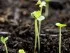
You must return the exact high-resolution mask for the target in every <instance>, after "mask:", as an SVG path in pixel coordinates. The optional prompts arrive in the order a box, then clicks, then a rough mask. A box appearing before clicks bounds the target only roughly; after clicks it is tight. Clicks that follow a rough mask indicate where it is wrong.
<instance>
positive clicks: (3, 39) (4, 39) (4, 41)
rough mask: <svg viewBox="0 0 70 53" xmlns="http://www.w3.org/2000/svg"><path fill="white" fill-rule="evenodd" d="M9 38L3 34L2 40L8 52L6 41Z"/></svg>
mask: <svg viewBox="0 0 70 53" xmlns="http://www.w3.org/2000/svg"><path fill="white" fill-rule="evenodd" d="M7 40H8V37H6V38H4V37H3V36H2V37H1V42H2V43H3V44H4V46H5V49H6V53H8V49H7V45H6V42H7Z"/></svg>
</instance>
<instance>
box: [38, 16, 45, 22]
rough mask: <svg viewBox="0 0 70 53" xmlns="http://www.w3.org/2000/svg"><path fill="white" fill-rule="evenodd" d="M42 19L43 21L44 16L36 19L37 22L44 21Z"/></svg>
mask: <svg viewBox="0 0 70 53" xmlns="http://www.w3.org/2000/svg"><path fill="white" fill-rule="evenodd" d="M44 19H45V17H44V16H40V17H39V18H37V20H38V21H42V20H44Z"/></svg>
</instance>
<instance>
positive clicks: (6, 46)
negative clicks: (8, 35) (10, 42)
mask: <svg viewBox="0 0 70 53" xmlns="http://www.w3.org/2000/svg"><path fill="white" fill-rule="evenodd" d="M4 45H5V49H6V53H8V49H7V45H6V44H4Z"/></svg>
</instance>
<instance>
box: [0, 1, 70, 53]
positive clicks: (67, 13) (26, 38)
mask: <svg viewBox="0 0 70 53" xmlns="http://www.w3.org/2000/svg"><path fill="white" fill-rule="evenodd" d="M10 1H11V0H10ZM10 1H6V2H5V0H2V1H0V2H1V3H0V4H1V5H0V37H1V36H4V37H9V39H8V41H7V47H8V52H9V53H18V50H19V49H24V50H25V52H26V53H34V41H35V35H34V19H33V18H32V17H31V15H30V14H31V12H33V11H35V10H38V9H39V8H38V6H36V5H35V4H36V2H37V1H36V0H30V1H28V0H20V1H16V0H15V1H14V0H12V1H11V3H10ZM4 2H5V3H4ZM69 2H70V1H67V0H66V1H65V2H63V3H59V2H50V4H49V9H50V10H49V15H48V17H46V19H45V20H44V21H42V25H41V34H40V40H41V42H40V43H41V48H40V49H41V50H40V53H58V47H59V45H58V43H59V40H58V38H59V30H58V27H57V26H56V25H55V23H56V22H60V23H65V24H67V26H66V27H65V28H63V29H62V53H69V52H70V49H69V48H70V36H69V35H70V18H69V17H70V3H69ZM7 3H8V4H7ZM17 4H18V5H17ZM43 13H44V12H43ZM0 53H5V48H4V44H3V43H2V42H0Z"/></svg>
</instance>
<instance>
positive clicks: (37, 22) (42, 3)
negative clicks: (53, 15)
mask: <svg viewBox="0 0 70 53" xmlns="http://www.w3.org/2000/svg"><path fill="white" fill-rule="evenodd" d="M36 5H39V7H40V9H39V10H38V11H34V12H32V13H31V15H32V16H33V17H34V18H35V46H34V53H36V48H37V43H38V53H40V36H39V35H40V28H41V22H42V20H44V19H45V17H44V16H42V9H43V6H46V3H45V1H41V0H38V2H37V4H36Z"/></svg>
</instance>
